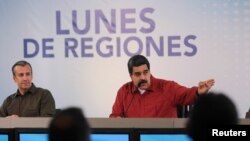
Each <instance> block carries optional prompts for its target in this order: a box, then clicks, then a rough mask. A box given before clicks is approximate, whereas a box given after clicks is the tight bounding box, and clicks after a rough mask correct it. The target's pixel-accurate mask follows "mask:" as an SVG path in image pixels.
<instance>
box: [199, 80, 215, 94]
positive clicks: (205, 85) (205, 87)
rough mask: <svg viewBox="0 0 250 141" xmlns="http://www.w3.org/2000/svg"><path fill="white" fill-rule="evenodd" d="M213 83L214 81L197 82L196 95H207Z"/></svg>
mask: <svg viewBox="0 0 250 141" xmlns="http://www.w3.org/2000/svg"><path fill="white" fill-rule="evenodd" d="M214 83H215V81H214V79H209V80H206V81H201V82H199V86H198V94H199V95H201V94H205V93H207V92H208V91H209V89H210V88H211V87H212V86H213V85H214Z"/></svg>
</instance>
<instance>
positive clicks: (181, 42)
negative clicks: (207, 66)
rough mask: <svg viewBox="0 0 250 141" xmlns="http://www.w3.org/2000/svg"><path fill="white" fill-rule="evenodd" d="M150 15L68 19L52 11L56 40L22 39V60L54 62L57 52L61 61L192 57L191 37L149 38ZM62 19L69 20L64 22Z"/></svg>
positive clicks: (87, 14)
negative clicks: (155, 56) (153, 56)
mask: <svg viewBox="0 0 250 141" xmlns="http://www.w3.org/2000/svg"><path fill="white" fill-rule="evenodd" d="M154 12H155V9H153V8H143V9H141V10H137V9H120V10H117V9H111V10H109V11H108V12H106V11H102V10H93V11H91V10H85V11H84V12H83V11H76V10H73V11H72V12H71V13H70V14H69V15H70V16H68V15H67V14H66V15H64V14H65V13H63V12H62V11H56V12H55V25H56V29H55V33H56V36H55V37H53V38H51V37H47V38H42V39H33V38H25V39H24V40H23V46H24V57H25V58H34V57H37V56H39V55H40V57H43V58H55V57H57V56H56V52H57V51H56V50H58V49H63V52H64V57H65V58H91V57H95V56H100V57H104V58H109V57H121V56H132V55H135V54H146V56H151V55H158V56H187V57H191V56H194V55H196V53H197V46H196V45H195V39H196V38H197V37H196V36H195V35H186V36H184V37H182V36H181V35H171V36H163V35H157V34H156V36H153V34H155V31H156V29H157V23H156V21H155V20H154V19H153V16H154ZM64 17H67V20H68V17H70V20H69V21H67V22H65V21H64V20H63V19H65V18H64ZM159 22H160V21H159ZM162 28H163V27H162ZM164 28H165V27H164ZM165 34H166V33H164V35H165ZM59 52H62V51H59Z"/></svg>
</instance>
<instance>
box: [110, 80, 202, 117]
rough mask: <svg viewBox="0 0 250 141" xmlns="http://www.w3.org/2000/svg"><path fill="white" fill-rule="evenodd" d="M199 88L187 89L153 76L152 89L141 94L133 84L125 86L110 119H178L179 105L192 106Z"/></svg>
mask: <svg viewBox="0 0 250 141" xmlns="http://www.w3.org/2000/svg"><path fill="white" fill-rule="evenodd" d="M196 93H197V87H192V88H187V87H184V86H181V85H179V84H177V83H176V82H174V81H168V80H162V79H157V78H154V77H153V76H151V84H150V87H149V88H148V89H147V90H146V92H144V94H140V92H139V91H138V89H137V88H136V87H135V85H134V84H133V82H132V81H131V82H128V83H126V84H124V85H123V86H122V87H121V88H120V89H119V90H118V93H117V96H116V100H115V103H114V105H113V108H112V113H111V114H110V116H109V117H119V116H120V117H168V118H176V117H177V111H176V110H177V109H176V108H177V107H176V106H178V105H189V104H192V103H193V102H194V101H195V99H196V98H197V95H196Z"/></svg>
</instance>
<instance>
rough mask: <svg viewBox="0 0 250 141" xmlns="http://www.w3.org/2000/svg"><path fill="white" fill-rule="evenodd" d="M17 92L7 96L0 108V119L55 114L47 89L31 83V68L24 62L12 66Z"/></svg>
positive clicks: (51, 98)
mask: <svg viewBox="0 0 250 141" xmlns="http://www.w3.org/2000/svg"><path fill="white" fill-rule="evenodd" d="M12 73H13V79H14V81H15V82H16V84H17V86H18V89H17V92H16V93H14V94H12V95H10V96H8V97H7V98H6V99H5V100H4V102H3V104H2V106H1V108H0V117H50V116H53V115H54V114H55V101H54V98H53V96H52V94H51V92H50V91H49V90H47V89H43V88H39V87H36V86H35V85H34V84H33V83H32V78H33V75H32V67H31V65H30V63H28V62H26V61H23V60H22V61H18V62H16V63H15V64H14V65H13V66H12Z"/></svg>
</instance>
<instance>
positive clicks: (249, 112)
mask: <svg viewBox="0 0 250 141" xmlns="http://www.w3.org/2000/svg"><path fill="white" fill-rule="evenodd" d="M246 118H250V108H249V110H248V111H247V112H246Z"/></svg>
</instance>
